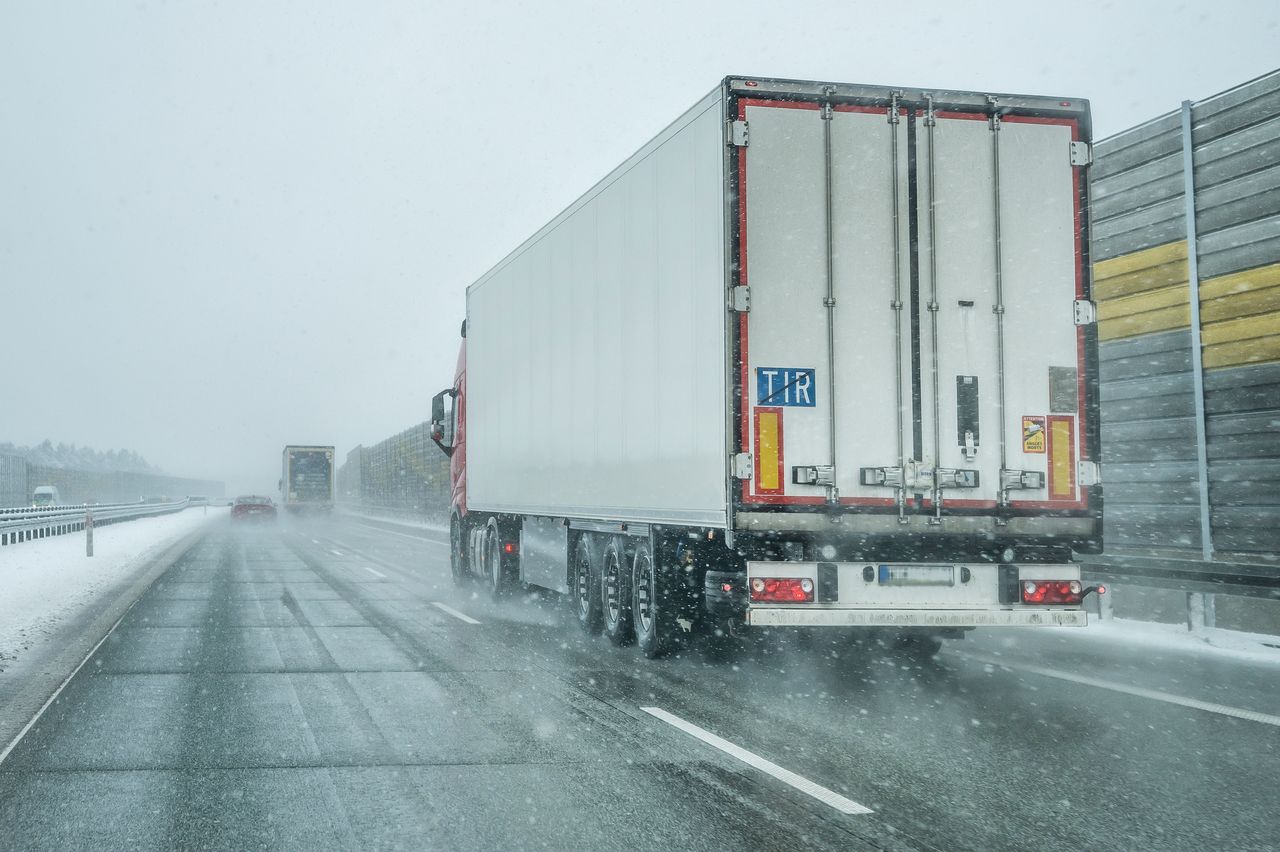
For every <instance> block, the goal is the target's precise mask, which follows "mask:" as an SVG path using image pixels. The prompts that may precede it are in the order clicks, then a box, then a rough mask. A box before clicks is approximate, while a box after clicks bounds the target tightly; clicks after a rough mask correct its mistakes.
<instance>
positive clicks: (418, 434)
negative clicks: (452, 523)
mask: <svg viewBox="0 0 1280 852" xmlns="http://www.w3.org/2000/svg"><path fill="white" fill-rule="evenodd" d="M337 477H338V478H337V488H338V500H339V501H341V502H344V503H346V504H348V505H351V506H356V507H359V508H363V509H372V510H378V511H388V512H393V513H398V514H411V515H418V516H424V517H431V518H437V519H443V518H446V517H448V514H449V459H448V458H447V457H446V456H445V455H444V453H442V452H440V449H439V447H437V446H436V445H435V444H434V443H433V442H432V441H431V425H430V424H429V423H420V424H418V425H417V426H413V427H411V428H409V429H406V430H404V431H403V432H400V433H399V434H396V435H392V436H391V437H390V438H387V439H386V440H384V441H380V442H379V443H377V444H374V445H373V446H371V447H363V446H360V447H356V448H355V449H353V450H351V451H350V452H349V453H347V460H346V462H344V463H343V464H342V466H341V467H339V468H338V474H337Z"/></svg>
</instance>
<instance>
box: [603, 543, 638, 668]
mask: <svg viewBox="0 0 1280 852" xmlns="http://www.w3.org/2000/svg"><path fill="white" fill-rule="evenodd" d="M631 606H632V604H631V565H630V563H628V562H627V551H626V544H625V542H624V541H623V540H622V538H621V537H619V536H614V537H612V538H610V539H609V543H608V544H607V545H605V548H604V558H603V559H602V560H601V572H600V612H601V618H602V621H603V623H604V633H605V635H606V636H608V637H609V641H610V642H612V643H613V644H615V645H627V644H629V643H630V642H631V640H632V639H633V638H634V633H633V632H632V630H631Z"/></svg>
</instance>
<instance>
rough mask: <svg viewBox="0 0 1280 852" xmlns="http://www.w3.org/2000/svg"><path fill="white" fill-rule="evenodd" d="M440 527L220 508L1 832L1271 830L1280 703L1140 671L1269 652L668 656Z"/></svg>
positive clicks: (1, 775) (585, 836)
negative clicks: (465, 578)
mask: <svg viewBox="0 0 1280 852" xmlns="http://www.w3.org/2000/svg"><path fill="white" fill-rule="evenodd" d="M424 536H427V537H424ZM444 540H445V536H444V535H439V534H433V533H423V535H421V536H420V535H416V534H406V533H405V531H403V530H401V531H395V530H391V529H382V528H377V527H374V526H371V525H369V524H366V523H363V522H359V521H355V520H345V519H335V520H334V521H333V522H331V523H327V524H324V525H316V526H303V525H299V524H297V523H290V522H288V521H284V522H282V523H281V525H280V526H279V527H270V528H252V529H245V530H239V529H232V528H231V527H230V526H229V525H228V524H224V523H220V524H217V525H214V526H211V527H210V532H209V533H208V535H206V536H205V537H203V538H202V539H201V540H200V541H199V542H198V543H197V544H196V545H195V546H194V547H193V548H192V549H191V550H190V551H189V552H188V553H187V554H186V555H185V556H183V557H182V558H181V559H180V560H179V561H178V562H177V563H175V564H174V565H173V567H172V568H170V569H169V570H168V571H167V572H166V573H165V574H164V575H163V576H162V577H161V578H160V579H159V580H158V581H157V582H156V583H155V584H154V585H153V586H152V587H151V588H150V589H149V590H148V591H147V592H146V593H145V594H144V595H143V596H142V598H141V599H139V601H138V602H137V604H136V605H135V606H134V607H133V608H132V609H131V610H130V611H129V612H128V613H127V615H126V616H125V618H124V619H123V621H122V622H121V623H120V624H119V626H118V627H117V628H116V629H115V631H114V632H113V633H112V634H111V635H110V637H109V638H108V639H107V640H106V641H105V642H104V643H103V644H102V646H101V647H100V648H99V649H98V650H97V652H96V653H95V654H94V655H93V656H92V657H91V658H90V659H89V661H88V662H87V664H86V665H85V666H84V667H83V668H82V669H81V670H80V672H79V673H78V674H77V675H76V676H75V677H74V678H73V679H72V681H71V682H70V683H69V684H68V685H67V686H66V688H65V689H64V691H63V692H62V693H61V695H60V696H59V698H58V700H57V701H55V702H54V703H53V704H52V705H50V707H49V708H48V710H47V711H46V712H45V713H44V715H43V716H42V717H41V718H40V720H39V722H38V723H37V724H36V725H35V726H34V727H32V729H31V730H30V731H29V732H28V733H27V734H26V736H25V737H24V738H23V739H22V741H21V742H20V743H19V744H18V746H17V747H16V748H15V749H14V750H13V752H12V753H11V754H10V755H9V757H8V759H7V760H5V762H4V764H3V765H2V766H0V848H6V849H8V848H14V849H27V848H33V849H35V848H46V849H69V848H73V849H102V848H132V849H255V848H306V849H319V848H360V849H364V848H407V849H418V848H439V849H506V848H545V849H610V848H634V849H726V848H738V849H753V850H754V849H761V850H763V849H801V848H816V849H873V848H887V849H895V848H903V849H911V848H936V849H1123V850H1131V849H1227V848H1230V849H1270V848H1276V847H1277V844H1280V809H1277V807H1276V796H1275V789H1276V782H1277V777H1278V775H1280V769H1278V768H1277V767H1280V760H1278V758H1280V727H1276V726H1275V725H1273V724H1270V723H1267V722H1263V721H1255V720H1252V719H1246V718H1235V717H1233V716H1230V715H1224V714H1223V713H1221V712H1211V711H1209V710H1206V709H1201V708H1199V707H1188V706H1183V705H1180V704H1176V703H1170V702H1168V701H1161V700H1155V699H1153V698H1152V697H1150V696H1149V695H1146V694H1138V695H1135V694H1132V691H1133V690H1138V691H1139V692H1141V691H1142V690H1155V691H1158V692H1160V693H1164V694H1168V695H1173V696H1176V697H1178V698H1181V699H1190V700H1193V701H1200V702H1209V703H1211V704H1220V705H1228V706H1229V707H1230V708H1242V709H1244V710H1252V711H1257V712H1260V713H1271V714H1275V713H1276V712H1277V706H1278V702H1277V698H1278V696H1280V667H1277V666H1274V665H1267V664H1245V663H1239V662H1228V661H1224V660H1223V659H1221V658H1212V659H1210V658H1206V657H1202V656H1196V655H1189V654H1185V653H1181V652H1178V651H1170V650H1157V651H1152V650H1149V649H1137V650H1134V649H1118V648H1114V647H1112V646H1109V645H1107V644H1105V643H1100V642H1098V641H1094V640H1092V639H1089V638H1088V637H1084V636H1081V635H1080V634H1072V633H1070V632H1065V631H1052V632H1049V633H1035V632H1034V631H1032V632H1017V633H1010V632H1005V633H988V634H986V635H983V636H978V635H975V636H974V637H971V638H970V639H967V640H965V641H962V642H955V643H949V644H948V646H947V647H946V648H945V649H944V651H943V652H942V654H941V655H940V656H939V657H938V659H937V660H935V661H933V662H927V663H920V662H914V661H911V660H907V659H901V658H895V657H893V656H892V655H888V654H886V653H884V652H881V651H878V650H872V649H864V648H856V647H851V646H848V645H844V644H832V643H830V642H827V641H823V640H820V639H814V638H812V637H800V636H793V635H786V636H772V637H757V638H755V639H753V640H752V641H751V642H750V643H746V644H744V645H742V646H741V647H740V648H738V649H737V652H736V653H735V654H734V655H732V656H731V658H729V659H726V658H724V657H723V656H717V655H713V654H711V653H710V652H709V651H706V650H703V649H702V648H700V647H693V648H690V649H688V650H686V651H683V652H681V653H680V654H678V655H677V656H676V657H674V658H671V659H666V660H660V661H654V662H650V661H645V660H644V659H643V658H641V657H640V655H639V653H638V652H637V651H636V650H635V649H633V648H615V647H613V646H612V645H610V644H609V642H608V640H606V639H605V638H603V637H585V636H582V635H580V634H578V633H577V632H576V625H574V624H573V622H572V620H571V618H570V617H569V615H568V612H567V607H566V606H565V605H564V604H563V603H561V602H559V601H558V600H556V599H555V598H554V597H553V596H541V595H517V596H514V597H513V598H512V599H511V600H509V601H506V602H503V603H501V604H493V603H491V602H489V601H488V600H486V599H485V598H483V597H482V596H481V594H480V593H479V592H478V590H474V589H471V588H462V589H458V588H455V587H454V586H453V584H452V582H451V580H450V579H449V572H448V567H447V548H446V545H445V543H444ZM437 604H444V607H443V608H442V607H440V606H437ZM459 616H461V617H459ZM471 622H477V623H471ZM1064 676H1065V678H1067V679H1064ZM1082 677H1083V678H1087V679H1090V682H1085V683H1082V682H1080V678H1082ZM1070 678H1074V679H1070ZM1116 687H1119V688H1120V689H1121V690H1125V689H1127V690H1130V691H1129V692H1125V691H1117V688H1116ZM643 707H656V708H660V709H661V710H663V711H665V712H666V713H669V714H674V716H676V717H679V718H680V719H682V720H686V721H688V722H691V723H693V724H694V725H697V726H699V727H700V728H702V729H705V730H707V731H709V732H712V733H714V734H716V735H718V736H720V737H722V738H724V739H726V740H729V741H731V742H732V743H734V744H736V745H737V746H739V747H741V748H743V749H746V750H748V751H750V752H751V753H753V754H754V755H758V756H760V757H763V758H765V759H767V760H768V761H772V762H773V763H775V764H778V765H780V766H781V767H783V768H785V769H787V770H790V771H791V772H794V773H797V774H798V775H800V776H802V777H803V778H804V779H807V780H809V781H812V782H814V783H816V784H819V785H822V786H823V787H826V788H828V789H830V790H831V791H834V792H835V793H838V794H840V795H842V796H845V797H847V798H848V799H852V800H853V801H854V802H857V803H859V804H861V805H863V806H865V807H866V808H869V809H871V811H872V813H863V814H847V813H842V812H840V811H839V810H837V809H835V808H833V807H832V806H830V805H829V804H826V803H824V802H823V801H820V800H818V799H815V798H812V797H810V796H809V795H806V794H805V793H803V792H800V791H798V790H796V789H793V788H792V787H789V786H786V785H785V784H783V783H782V782H781V781H779V780H776V779H775V778H773V777H770V776H769V775H767V774H765V773H764V772H761V771H760V770H759V769H756V768H753V767H752V766H749V765H747V764H746V763H743V762H741V761H740V760H738V759H736V758H735V757H732V756H730V755H728V754H725V753H724V752H722V751H719V750H717V749H716V748H713V747H711V746H710V745H707V744H705V743H704V742H701V741H699V740H698V739H695V738H694V737H692V736H690V735H689V734H687V733H685V732H683V731H681V730H678V729H676V728H675V727H672V726H671V725H669V724H667V723H666V722H664V721H661V720H660V719H659V718H655V717H654V716H653V715H651V714H650V713H647V712H645V711H644V710H642V709H641V708H643Z"/></svg>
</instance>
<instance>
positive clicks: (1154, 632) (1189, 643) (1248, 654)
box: [1049, 616, 1280, 665]
mask: <svg viewBox="0 0 1280 852" xmlns="http://www.w3.org/2000/svg"><path fill="white" fill-rule="evenodd" d="M1049 629H1050V630H1057V631H1060V632H1061V633H1062V635H1063V636H1064V637H1067V638H1070V639H1074V640H1081V641H1086V642H1087V641H1097V642H1101V643H1105V644H1107V645H1112V646H1116V647H1133V646H1143V647H1147V648H1162V649H1166V650H1171V651H1183V652H1188V653H1193V654H1217V655H1221V656H1226V657H1231V658H1234V659H1237V660H1240V661H1242V662H1246V661H1247V662H1252V663H1271V664H1273V665H1280V647H1277V645H1278V644H1280V637H1276V636H1271V635H1267V634H1263V633H1244V632H1241V631H1238V630H1222V629H1219V628H1204V629H1202V630H1200V631H1198V632H1195V633H1193V632H1191V631H1189V630H1187V628H1186V627H1185V626H1183V625H1181V624H1160V623H1157V622H1154V621H1131V620H1129V619H1125V618H1112V619H1107V620H1105V621H1099V620H1098V618H1097V616H1090V618H1089V626H1088V627H1087V628H1085V629H1084V630H1081V629H1080V628H1078V627H1051V628H1049Z"/></svg>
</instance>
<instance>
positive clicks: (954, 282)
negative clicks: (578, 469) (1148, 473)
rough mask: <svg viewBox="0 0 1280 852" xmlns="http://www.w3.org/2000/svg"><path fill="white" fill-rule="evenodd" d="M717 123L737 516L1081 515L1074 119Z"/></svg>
mask: <svg viewBox="0 0 1280 852" xmlns="http://www.w3.org/2000/svg"><path fill="white" fill-rule="evenodd" d="M993 116H994V117H993ZM738 119H739V120H740V121H745V122H746V127H747V129H748V131H749V132H748V134H746V138H747V139H748V140H749V141H748V144H747V146H745V147H741V148H739V159H738V167H739V175H738V176H739V185H740V190H741V191H740V192H739V211H738V213H739V222H738V231H739V234H738V238H739V244H738V248H739V254H740V261H741V263H740V270H741V272H740V276H741V277H740V279H739V281H740V283H741V284H744V285H746V286H748V287H749V288H750V309H749V311H747V312H744V313H742V314H741V315H740V319H739V323H740V325H739V351H740V355H741V356H742V357H741V375H740V383H741V398H740V400H739V414H740V418H741V419H740V423H739V427H740V429H741V435H740V446H742V447H743V448H744V449H745V451H747V452H750V453H751V454H752V461H753V465H754V470H753V471H752V476H751V478H750V479H749V480H747V481H745V482H744V483H743V486H742V487H743V491H742V495H741V496H742V502H743V504H744V505H789V506H793V507H803V506H805V505H811V506H819V505H842V506H847V507H862V508H863V509H864V510H869V511H900V512H903V513H904V514H905V513H931V514H932V513H945V512H947V511H956V510H965V511H975V510H977V511H982V510H988V509H994V508H995V507H996V506H997V505H1007V506H1009V507H1012V508H1015V509H1016V508H1019V507H1021V508H1044V507H1050V508H1061V509H1082V508H1084V503H1083V501H1084V492H1083V491H1082V489H1081V487H1080V483H1079V482H1078V476H1077V462H1078V461H1079V460H1080V458H1081V444H1082V431H1083V429H1082V424H1083V423H1084V417H1083V412H1084V405H1085V402H1086V401H1085V399H1084V398H1083V396H1084V393H1083V388H1084V383H1083V382H1082V377H1083V371H1084V364H1083V352H1084V346H1083V337H1082V330H1081V329H1080V328H1079V327H1078V326H1077V324H1076V321H1075V311H1074V309H1075V304H1074V303H1075V301H1076V300H1077V299H1080V298H1081V297H1082V292H1083V290H1082V288H1083V276H1082V275H1081V269H1082V263H1083V253H1082V244H1081V238H1080V235H1081V223H1080V218H1079V216H1080V214H1079V200H1080V192H1081V185H1080V180H1081V174H1080V170H1079V169H1078V168H1077V167H1076V166H1074V165H1073V163H1072V152H1073V147H1072V142H1073V141H1074V140H1076V138H1077V133H1078V129H1077V126H1076V123H1075V122H1074V120H1072V119H1064V118H1058V117H1053V118H1048V117H1036V116H1031V115H1018V114H1016V113H1012V112H1008V113H1006V111H1003V110H1001V109H1000V108H999V105H998V103H997V104H996V105H995V106H994V108H993V109H991V110H987V111H958V110H957V111H953V112H949V111H947V110H945V109H937V110H935V109H934V107H933V104H932V102H931V101H927V100H926V101H923V102H911V103H907V102H905V101H904V102H895V103H894V106H893V107H885V106H882V105H858V104H849V103H843V104H842V103H836V104H824V103H816V102H801V101H779V100H767V99H756V100H750V99H742V100H739V102H738ZM1077 150H1078V149H1077ZM939 498H940V499H939ZM877 507H879V508H877Z"/></svg>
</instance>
